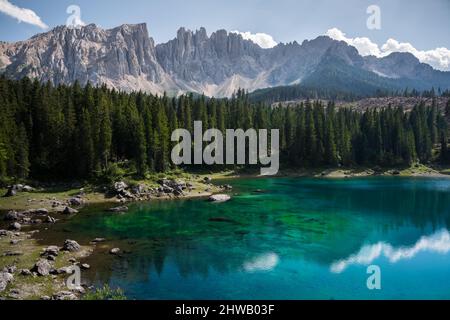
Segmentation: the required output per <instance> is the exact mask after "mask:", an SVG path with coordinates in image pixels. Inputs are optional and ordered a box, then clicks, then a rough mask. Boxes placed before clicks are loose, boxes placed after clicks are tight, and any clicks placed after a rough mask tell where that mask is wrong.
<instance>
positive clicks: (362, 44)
mask: <svg viewBox="0 0 450 320" xmlns="http://www.w3.org/2000/svg"><path fill="white" fill-rule="evenodd" d="M326 35H327V36H329V37H330V38H332V39H335V40H339V41H344V42H346V43H348V44H349V45H351V46H354V47H355V48H356V49H358V51H359V53H360V54H361V55H362V56H369V55H373V56H376V57H378V58H381V57H386V56H388V55H390V54H391V53H393V52H409V53H411V54H413V55H414V56H415V57H417V59H419V60H420V62H423V63H428V64H429V65H431V66H432V67H434V68H436V69H438V70H444V71H450V50H449V49H447V48H443V47H442V48H436V49H433V50H425V51H424V50H418V49H416V48H415V47H414V46H413V45H412V44H410V43H408V42H399V41H397V40H395V39H389V40H387V41H386V43H385V44H383V45H382V46H381V47H380V46H379V45H378V44H376V43H374V42H373V41H372V40H370V39H369V38H367V37H356V38H349V37H347V36H346V34H345V33H344V32H342V31H341V30H339V29H337V28H332V29H329V30H328V31H327V33H326Z"/></svg>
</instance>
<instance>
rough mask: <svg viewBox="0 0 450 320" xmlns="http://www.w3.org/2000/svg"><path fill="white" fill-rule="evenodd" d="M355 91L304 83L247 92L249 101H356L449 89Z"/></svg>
mask: <svg viewBox="0 0 450 320" xmlns="http://www.w3.org/2000/svg"><path fill="white" fill-rule="evenodd" d="M355 92H356V91H354V90H353V91H352V90H347V91H342V90H336V89H332V88H320V89H319V88H317V86H316V87H306V86H304V85H299V84H298V85H291V86H280V87H274V88H266V89H259V90H256V91H253V92H251V93H250V94H249V98H250V101H251V102H255V103H257V102H266V103H275V102H282V101H295V100H304V99H307V98H309V99H323V100H335V101H337V100H339V101H348V102H350V101H356V100H359V99H363V98H367V97H379V98H382V97H416V98H420V97H422V98H434V97H450V91H449V90H441V89H440V88H438V89H437V90H435V89H434V88H432V89H430V90H423V91H419V90H416V89H408V88H407V89H405V90H402V91H400V90H381V89H377V90H374V91H373V93H371V94H370V95H368V94H365V95H362V94H356V93H355Z"/></svg>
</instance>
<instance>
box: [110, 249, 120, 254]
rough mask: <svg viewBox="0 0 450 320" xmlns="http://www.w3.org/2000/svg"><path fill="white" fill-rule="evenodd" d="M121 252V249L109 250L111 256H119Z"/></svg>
mask: <svg viewBox="0 0 450 320" xmlns="http://www.w3.org/2000/svg"><path fill="white" fill-rule="evenodd" d="M119 252H120V249H119V248H113V249H111V250H109V253H110V254H119Z"/></svg>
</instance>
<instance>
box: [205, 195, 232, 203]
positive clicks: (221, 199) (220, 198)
mask: <svg viewBox="0 0 450 320" xmlns="http://www.w3.org/2000/svg"><path fill="white" fill-rule="evenodd" d="M230 199H231V197H230V196H229V195H227V194H215V195H212V196H210V197H209V201H211V202H226V201H229V200H230Z"/></svg>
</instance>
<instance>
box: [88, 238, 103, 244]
mask: <svg viewBox="0 0 450 320" xmlns="http://www.w3.org/2000/svg"><path fill="white" fill-rule="evenodd" d="M105 241H106V239H105V238H95V239H94V240H92V241H91V242H92V243H99V242H105Z"/></svg>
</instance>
